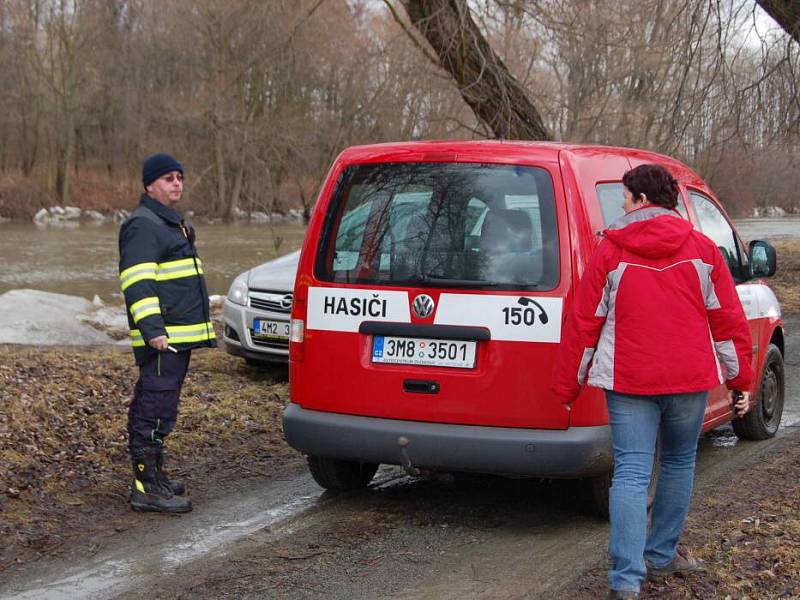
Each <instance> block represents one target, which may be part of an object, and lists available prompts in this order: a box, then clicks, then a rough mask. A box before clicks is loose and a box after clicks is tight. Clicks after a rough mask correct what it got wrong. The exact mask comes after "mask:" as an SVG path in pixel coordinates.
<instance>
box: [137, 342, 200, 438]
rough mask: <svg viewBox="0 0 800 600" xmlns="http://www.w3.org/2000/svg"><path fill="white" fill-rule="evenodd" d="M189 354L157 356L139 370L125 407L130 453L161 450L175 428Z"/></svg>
mask: <svg viewBox="0 0 800 600" xmlns="http://www.w3.org/2000/svg"><path fill="white" fill-rule="evenodd" d="M191 354H192V353H191V351H190V350H187V351H186V352H171V351H167V352H159V353H158V354H154V355H152V356H148V357H147V359H145V361H144V363H142V364H141V365H140V366H139V380H138V381H137V382H136V387H134V390H133V400H132V401H131V404H130V406H129V407H128V447H129V449H130V450H131V452H133V451H134V450H136V449H141V448H146V447H148V446H157V447H161V445H162V444H163V443H164V438H165V437H167V435H169V433H170V432H171V431H172V428H173V427H175V421H176V420H177V418H178V401H179V399H180V396H181V388H182V387H183V380H184V378H185V377H186V371H187V369H188V368H189V359H190V358H191Z"/></svg>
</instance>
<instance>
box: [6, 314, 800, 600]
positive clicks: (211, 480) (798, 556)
mask: <svg viewBox="0 0 800 600" xmlns="http://www.w3.org/2000/svg"><path fill="white" fill-rule="evenodd" d="M795 321H796V319H795ZM793 360H794V362H793V363H792V364H791V365H789V366H788V368H796V366H797V362H796V359H793ZM134 379H135V369H134V368H133V365H132V359H131V356H130V354H129V351H125V350H123V349H121V348H115V347H101V348H79V349H75V348H59V347H52V348H31V347H22V346H0V405H1V406H3V411H2V413H1V414H0V456H2V462H3V465H4V469H2V470H0V581H2V580H4V579H5V577H6V576H5V575H3V573H2V572H3V571H7V574H6V575H8V576H10V575H11V574H12V573H19V571H20V570H21V569H22V570H24V569H26V568H27V567H28V565H29V564H30V563H32V562H33V561H37V560H48V559H50V558H54V557H56V556H64V555H65V554H67V553H69V555H70V556H86V555H91V553H92V552H93V548H95V547H96V546H97V545H98V544H100V543H101V540H107V539H109V538H110V537H113V536H117V535H127V534H133V533H134V532H135V531H138V530H139V529H140V528H141V527H152V526H153V523H154V519H159V518H165V517H159V516H152V517H151V518H143V517H142V515H140V514H138V513H133V512H131V511H130V510H129V508H128V505H127V502H126V493H127V488H128V485H129V480H130V466H129V462H128V457H127V453H126V448H125V443H126V439H125V438H126V436H125V411H126V406H127V402H128V399H129V397H130V390H131V389H132V386H133V383H134ZM287 402H288V386H287V383H286V380H285V372H284V373H281V372H280V371H278V372H272V373H270V372H267V371H262V370H258V369H254V368H252V367H249V366H247V365H246V364H245V363H244V362H243V361H241V360H239V359H236V358H234V357H231V356H229V355H228V354H226V353H225V352H223V351H221V350H213V351H211V350H203V351H198V352H196V353H195V355H194V357H193V364H192V368H191V370H190V374H189V376H188V378H187V381H186V386H185V388H184V393H183V398H182V405H181V416H180V419H179V421H178V426H177V428H176V430H175V433H174V435H173V436H171V437H170V438H169V446H168V448H169V454H168V456H169V466H170V468H171V473H172V474H173V475H174V476H177V477H179V478H181V479H183V480H184V481H185V482H186V483H187V486H188V490H189V494H190V495H191V497H192V498H193V500H194V501H195V504H196V506H198V510H202V506H203V505H204V503H207V502H210V501H214V500H216V501H219V500H220V499H224V498H225V497H227V496H228V495H229V494H235V493H237V490H239V489H243V488H245V487H246V486H247V485H248V484H251V483H252V482H255V481H258V480H259V479H261V480H264V479H267V478H275V477H278V478H280V477H283V476H284V475H286V474H289V473H293V472H296V471H297V470H300V469H302V466H303V459H302V457H301V456H299V455H298V454H297V453H296V452H294V451H293V450H292V449H291V448H289V447H288V446H287V445H286V443H285V441H284V440H283V436H282V432H281V423H280V415H281V411H282V410H283V407H284V406H285V405H286V403H287ZM764 447H765V451H764V452H762V453H761V456H760V457H759V462H758V463H756V464H736V465H735V466H733V467H732V468H731V471H730V473H729V474H727V476H726V477H725V479H724V481H712V482H704V481H703V482H698V490H697V493H696V496H695V502H694V507H693V510H692V513H691V518H690V520H689V524H688V526H687V530H686V534H685V536H684V542H685V543H687V544H688V545H689V546H690V547H692V548H693V549H694V550H695V551H696V553H697V554H698V555H699V556H700V557H702V558H704V559H705V560H706V561H707V562H708V566H709V570H708V572H707V573H705V574H702V575H700V574H699V575H693V576H691V577H688V578H685V579H679V578H675V579H671V580H668V581H667V582H665V583H662V584H658V585H655V584H647V586H646V587H645V589H644V594H643V598H704V599H705V598H715V597H718V598H725V597H726V596H730V598H731V599H732V600H733V599H740V600H744V598H792V597H799V596H800V589H798V588H797V584H798V580H797V578H796V577H795V574H796V573H797V572H800V505H799V504H798V503H799V502H800V434H798V433H797V432H794V433H789V434H785V435H784V437H783V438H782V439H780V440H778V441H776V442H775V444H772V445H769V446H767V445H766V444H765V446H764ZM126 532H127V533H126ZM605 569H606V567H605V564H604V559H603V557H602V554H600V555H598V561H597V563H596V564H595V565H594V566H593V567H591V568H590V569H589V570H588V571H586V572H585V573H581V574H579V575H578V576H577V578H576V580H575V581H573V582H572V583H571V584H570V585H569V587H568V588H566V589H565V590H564V593H563V595H561V596H560V597H561V598H564V599H565V600H566V599H567V598H569V599H570V600H573V599H575V598H594V597H604V595H605ZM792 586H794V587H792Z"/></svg>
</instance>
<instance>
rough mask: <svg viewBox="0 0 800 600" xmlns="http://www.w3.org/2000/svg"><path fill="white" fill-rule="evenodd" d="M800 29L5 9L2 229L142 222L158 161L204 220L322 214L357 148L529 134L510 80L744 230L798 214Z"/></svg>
mask: <svg viewBox="0 0 800 600" xmlns="http://www.w3.org/2000/svg"><path fill="white" fill-rule="evenodd" d="M763 3H764V2H762V4H763ZM766 3H767V4H770V2H766ZM771 4H775V3H774V2H772V3H771ZM778 4H779V3H778ZM775 14H776V15H777V17H779V20H780V19H791V18H794V17H792V16H791V15H789V16H786V15H785V14H784V13H780V14H779V13H775ZM435 19H439V21H438V22H435ZM448 19H449V21H448ZM789 22H791V21H789ZM436 23H438V26H439V31H440V32H444V34H443V35H442V36H440V39H439V40H438V43H437V39H436V38H434V37H432V36H431V35H429V33H430V31H429V30H428V31H427V32H426V29H425V27H426V26H427V25H430V24H436ZM770 26H773V28H772V29H770ZM448 28H449V29H448ZM791 31H792V30H790V33H791ZM790 33H786V32H785V31H783V30H781V29H779V28H777V26H774V22H773V21H772V19H771V17H769V16H768V15H767V13H765V12H763V11H762V9H761V8H759V7H758V6H757V5H756V4H755V2H754V1H753V0H721V1H720V2H713V3H711V2H708V1H707V0H622V1H621V2H620V1H611V0H587V1H586V2H565V1H563V0H541V1H538V2H530V1H525V0H475V1H474V2H467V1H466V0H402V1H401V0H384V1H382V2H381V1H378V0H268V1H261V0H229V1H225V2H223V1H222V0H191V1H190V0H165V1H156V0H5V1H4V2H0V101H1V102H2V106H3V107H4V108H5V110H3V111H2V113H0V216H6V217H30V216H32V215H33V214H34V213H36V211H37V210H39V209H40V208H42V207H46V206H52V205H54V204H60V205H73V206H78V207H80V208H83V209H99V210H101V211H110V210H112V209H115V208H123V207H127V208H130V207H131V206H132V205H133V204H134V203H135V201H136V198H137V197H138V194H139V191H140V189H141V185H140V182H139V169H140V166H141V161H142V159H143V158H144V157H145V156H146V155H148V154H149V153H152V152H156V151H164V152H170V153H172V154H174V155H176V156H177V157H179V158H180V160H182V161H183V162H184V164H185V165H186V167H187V193H188V195H189V198H190V202H191V205H192V208H193V209H194V210H196V211H197V212H200V213H206V214H208V215H211V216H221V217H229V216H232V215H234V214H235V213H236V212H237V211H238V210H245V211H264V212H267V213H273V212H278V213H286V212H288V210H289V209H290V208H296V209H301V210H303V209H304V210H306V211H307V210H309V209H310V208H311V206H312V204H313V202H314V198H315V194H316V192H317V186H318V185H319V182H320V181H321V179H322V177H323V176H324V173H325V171H326V169H327V168H328V166H329V164H330V163H331V161H332V160H333V158H334V157H335V156H336V154H337V153H338V152H339V151H341V150H342V149H343V148H344V147H346V146H349V145H352V144H358V143H374V142H381V141H397V140H407V139H436V138H459V139H464V138H485V137H488V138H494V137H498V136H499V135H502V136H503V137H522V136H524V135H527V134H526V133H525V131H524V130H520V129H518V128H517V126H516V125H515V124H514V121H513V119H514V118H516V117H515V115H517V114H518V113H519V109H520V108H521V107H522V103H521V102H519V101H517V100H515V98H517V96H515V95H514V94H515V93H516V91H515V90H514V89H513V85H511V84H510V83H503V82H502V81H501V80H500V79H496V76H497V75H498V73H501V69H500V67H502V69H504V70H505V72H506V74H507V75H508V77H509V79H508V80H505V81H507V82H511V81H513V82H516V83H517V84H518V86H519V88H520V89H519V92H520V93H523V94H524V95H525V96H526V97H527V98H528V99H529V100H530V101H531V103H532V104H533V105H534V106H535V107H536V109H537V112H538V117H539V121H538V122H537V123H536V127H540V129H541V132H542V136H540V137H549V138H551V139H555V140H564V141H572V142H581V143H586V142H588V143H601V144H613V145H624V146H635V147H642V148H648V149H652V150H656V151H659V152H664V153H666V154H670V155H673V156H675V157H677V158H679V159H681V160H683V161H685V162H687V163H688V164H690V165H691V166H693V167H694V168H695V169H697V170H698V171H699V173H700V174H701V175H702V176H703V177H704V178H705V179H706V180H707V181H709V182H710V183H711V185H712V186H713V187H714V189H715V190H716V192H717V193H718V195H719V196H720V198H721V199H722V200H723V202H724V203H725V204H726V206H727V207H728V209H729V211H731V212H732V213H733V214H734V215H736V216H744V215H749V214H752V212H753V209H754V208H757V207H764V206H780V207H782V208H784V209H785V210H787V211H791V212H800V200H798V196H797V193H796V190H797V189H798V188H800V169H798V166H800V164H798V163H800V153H799V152H798V146H799V145H800V144H798V140H800V137H799V135H798V134H799V131H800V127H798V123H800V97H799V96H798V81H800V66H798V62H799V61H800V46H799V45H798V43H797V41H796V40H797V32H796V30H795V31H794V34H793V35H790ZM468 36H472V37H468ZM481 40H482V41H481ZM470 45H472V46H470ZM470 48H472V49H475V48H477V49H478V53H477V54H470ZM476 58H477V62H475V61H474V60H473V59H476ZM487 81H488V82H489V83H488V85H487ZM497 82H501V83H497ZM487 90H488V91H487ZM492 90H496V92H497V93H498V94H500V96H499V97H501V99H502V101H503V102H505V103H506V106H507V108H508V112H507V115H506V116H504V117H503V119H506V120H505V121H504V120H502V119H501V120H500V121H496V120H495V121H494V122H492V121H491V119H489V120H487V119H486V118H485V117H484V116H481V113H480V107H479V104H480V101H481V99H482V97H481V94H483V95H484V96H483V99H485V95H486V94H487V93H492ZM470 93H472V96H470V95H469V94H470ZM515 111H516V112H515ZM476 115H477V116H476ZM529 117H530V115H522V117H521V119H522V120H523V121H525V119H528V121H530V118H529ZM519 131H522V133H518V132H519Z"/></svg>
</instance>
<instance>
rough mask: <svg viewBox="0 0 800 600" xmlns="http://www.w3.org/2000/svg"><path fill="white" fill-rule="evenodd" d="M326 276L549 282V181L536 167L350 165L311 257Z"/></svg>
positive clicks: (554, 243) (408, 281)
mask: <svg viewBox="0 0 800 600" xmlns="http://www.w3.org/2000/svg"><path fill="white" fill-rule="evenodd" d="M316 275H317V277H318V278H319V279H322V280H325V281H336V282H350V283H380V284H388V285H392V284H397V285H413V286H423V287H425V286H430V287H447V286H458V287H478V288H480V287H500V288H503V287H508V288H512V289H516V288H531V289H538V290H547V289H553V288H554V287H556V285H557V284H558V279H559V257H558V229H557V226H556V215H555V201H554V198H553V182H552V180H551V178H550V175H549V173H548V172H547V171H546V170H545V169H541V168H536V167H520V166H506V165H496V164H466V163H379V164H365V165H357V166H353V167H351V168H349V169H348V170H347V171H346V173H345V174H344V176H343V177H342V178H341V180H340V182H339V185H338V187H337V190H336V192H335V194H334V199H333V202H332V204H331V207H330V209H329V213H328V217H327V219H326V223H325V229H324V232H323V236H322V241H321V244H320V248H319V253H318V256H317V263H316Z"/></svg>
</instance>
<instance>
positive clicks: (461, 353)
mask: <svg viewBox="0 0 800 600" xmlns="http://www.w3.org/2000/svg"><path fill="white" fill-rule="evenodd" d="M476 348H477V342H465V341H457V340H432V339H426V338H409V337H393V336H384V335H376V336H375V337H373V338H372V362H376V363H390V364H397V365H421V366H427V367H455V368H458V369H472V368H474V367H475V349H476Z"/></svg>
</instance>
